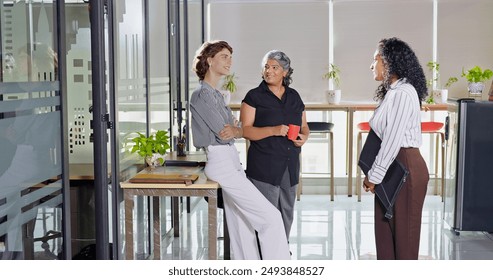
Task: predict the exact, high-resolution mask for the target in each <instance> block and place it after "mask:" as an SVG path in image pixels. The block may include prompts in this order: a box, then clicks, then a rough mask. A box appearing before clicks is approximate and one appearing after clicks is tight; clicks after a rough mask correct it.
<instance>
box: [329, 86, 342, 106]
mask: <svg viewBox="0 0 493 280" xmlns="http://www.w3.org/2000/svg"><path fill="white" fill-rule="evenodd" d="M327 95H328V99H327V100H328V101H329V103H330V104H339V103H340V102H341V90H340V89H331V90H328V91H327Z"/></svg>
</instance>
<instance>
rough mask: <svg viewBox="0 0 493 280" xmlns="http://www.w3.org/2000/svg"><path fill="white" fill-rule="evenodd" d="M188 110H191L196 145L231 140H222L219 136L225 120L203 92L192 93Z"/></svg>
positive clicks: (200, 145) (221, 142) (223, 142)
mask: <svg viewBox="0 0 493 280" xmlns="http://www.w3.org/2000/svg"><path fill="white" fill-rule="evenodd" d="M190 111H191V112H192V129H193V130H194V145H195V146H196V147H206V146H208V145H209V144H213V143H214V142H217V143H219V144H227V143H230V142H231V140H222V139H221V138H220V137H219V132H221V130H222V129H223V128H224V125H225V124H226V121H225V120H224V118H223V117H222V116H221V113H220V112H219V111H218V110H217V108H215V106H214V104H213V100H212V99H211V98H208V97H207V94H205V92H197V93H196V94H193V95H192V100H191V101H190ZM195 138H197V139H195Z"/></svg>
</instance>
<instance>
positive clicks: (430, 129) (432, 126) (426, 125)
mask: <svg viewBox="0 0 493 280" xmlns="http://www.w3.org/2000/svg"><path fill="white" fill-rule="evenodd" d="M357 126H358V129H359V132H358V146H357V149H358V152H357V155H358V156H359V154H360V152H361V146H362V143H361V142H362V138H363V136H362V135H363V133H368V132H370V124H369V123H368V122H361V123H358V125H357ZM442 128H443V123H441V122H421V133H423V134H425V133H426V134H435V135H436V137H437V139H436V141H435V143H436V146H435V195H438V194H439V191H438V186H437V184H438V143H439V141H438V139H440V144H441V147H442V148H441V153H442V160H441V161H442V172H441V173H442V174H441V175H442V177H441V183H442V186H441V190H440V194H441V195H442V201H443V192H444V190H445V133H444V132H442ZM358 184H361V169H360V168H359V167H358V168H357V171H356V192H357V194H358V201H361V186H360V185H358Z"/></svg>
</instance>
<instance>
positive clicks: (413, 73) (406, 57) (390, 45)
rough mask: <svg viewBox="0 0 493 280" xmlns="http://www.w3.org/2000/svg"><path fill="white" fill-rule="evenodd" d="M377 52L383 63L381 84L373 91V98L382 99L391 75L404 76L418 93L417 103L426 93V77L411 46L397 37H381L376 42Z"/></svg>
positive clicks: (387, 88)
mask: <svg viewBox="0 0 493 280" xmlns="http://www.w3.org/2000/svg"><path fill="white" fill-rule="evenodd" d="M378 54H379V55H380V57H381V58H382V61H383V64H384V65H385V71H384V75H383V76H384V78H383V82H382V84H380V86H378V88H377V90H376V91H375V94H376V96H375V99H376V100H377V101H378V100H382V99H383V98H384V97H385V94H387V91H388V90H389V89H390V85H391V84H392V81H391V80H392V77H397V78H398V79H402V78H406V80H407V82H408V83H410V84H411V85H412V86H413V87H414V88H415V89H416V92H417V93H418V99H419V103H420V105H421V101H422V100H424V99H425V98H426V96H427V95H428V89H427V88H426V77H425V73H424V71H423V68H422V67H421V64H420V63H419V60H418V58H417V57H416V54H415V53H414V51H413V50H412V49H411V47H410V46H409V45H408V44H407V43H406V42H404V41H402V40H400V39H398V38H395V37H394V38H388V39H382V40H380V42H379V43H378Z"/></svg>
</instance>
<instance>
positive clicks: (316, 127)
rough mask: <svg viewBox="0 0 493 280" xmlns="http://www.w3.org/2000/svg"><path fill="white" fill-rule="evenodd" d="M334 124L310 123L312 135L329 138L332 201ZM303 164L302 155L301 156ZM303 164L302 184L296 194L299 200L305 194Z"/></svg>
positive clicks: (332, 199) (333, 191) (332, 195)
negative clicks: (321, 135) (324, 135)
mask: <svg viewBox="0 0 493 280" xmlns="http://www.w3.org/2000/svg"><path fill="white" fill-rule="evenodd" d="M333 127H334V124H333V123H330V122H308V128H310V134H312V135H313V134H328V136H329V153H330V162H329V164H330V200H331V201H334V194H335V190H334V135H333V133H332V128H333ZM300 162H301V154H300ZM301 167H302V165H301V163H300V182H299V184H298V190H297V192H296V197H297V200H300V197H301V194H302V193H303V184H302V180H301V174H302V171H301Z"/></svg>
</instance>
